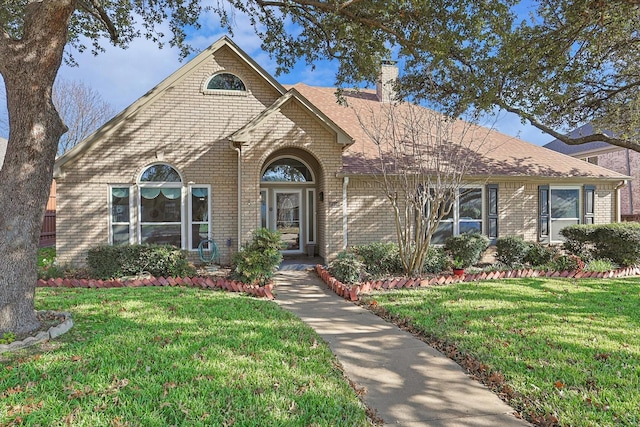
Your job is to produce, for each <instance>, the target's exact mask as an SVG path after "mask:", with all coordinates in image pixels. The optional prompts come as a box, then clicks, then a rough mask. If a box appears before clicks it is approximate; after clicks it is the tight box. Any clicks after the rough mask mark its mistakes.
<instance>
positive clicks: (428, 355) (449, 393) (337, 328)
mask: <svg viewBox="0 0 640 427" xmlns="http://www.w3.org/2000/svg"><path fill="white" fill-rule="evenodd" d="M275 284H276V287H275V289H274V294H275V296H276V302H277V303H278V304H279V305H280V306H281V307H283V308H284V309H286V310H289V311H291V312H293V313H294V314H296V315H297V316H298V317H300V319H302V320H303V321H304V322H305V323H307V324H308V325H310V326H311V327H312V328H313V329H315V330H316V332H318V334H320V336H321V337H322V338H323V339H324V340H325V341H326V342H327V343H328V344H329V346H330V347H331V350H332V351H333V353H334V354H335V355H336V357H337V358H338V360H339V361H340V363H341V364H342V366H343V368H344V372H345V374H346V375H347V376H348V377H349V378H350V379H351V380H352V381H353V382H354V383H355V385H356V386H357V387H358V388H363V389H364V401H365V403H366V404H367V405H368V406H369V407H370V408H372V409H373V410H374V411H376V415H377V416H378V417H380V418H382V420H384V425H400V426H411V427H414V426H447V427H454V426H455V427H458V426H492V427H493V426H519V427H522V426H527V425H529V424H528V423H526V422H525V421H523V420H520V419H517V418H515V417H514V416H513V415H511V413H512V412H513V409H512V408H511V407H509V406H508V405H507V404H506V403H504V402H502V401H501V400H500V399H499V398H498V397H497V396H496V395H494V394H493V393H492V392H490V391H489V390H488V389H487V388H485V387H484V386H483V385H482V384H480V383H479V382H477V381H474V380H472V379H471V378H469V377H468V376H467V374H465V373H464V371H462V369H461V368H460V367H459V366H458V365H457V364H456V363H455V362H453V361H452V360H451V359H449V358H447V357H445V356H444V355H442V354H441V353H440V352H438V351H436V350H434V349H433V348H431V347H429V346H428V345H426V344H425V343H423V342H422V341H420V340H418V339H417V338H415V337H414V336H413V335H411V334H409V333H407V332H405V331H403V330H401V329H399V328H398V327H396V326H395V325H393V324H391V323H388V322H386V321H384V320H383V319H381V318H379V317H378V316H376V315H374V314H372V313H371V312H369V311H367V310H366V309H364V308H361V307H359V306H357V305H355V304H353V303H350V302H347V301H345V300H344V299H342V298H340V297H338V296H337V295H335V294H334V293H332V292H331V291H330V290H329V289H328V288H327V286H326V285H325V284H324V283H323V282H322V281H321V280H320V278H319V277H318V276H317V275H316V274H315V272H313V271H310V270H309V269H306V270H305V269H304V267H302V266H299V267H297V268H294V267H289V268H282V269H281V270H280V271H279V272H278V273H277V274H276V276H275Z"/></svg>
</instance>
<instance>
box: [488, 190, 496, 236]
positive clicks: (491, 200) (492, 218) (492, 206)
mask: <svg viewBox="0 0 640 427" xmlns="http://www.w3.org/2000/svg"><path fill="white" fill-rule="evenodd" d="M487 236H488V237H489V239H490V240H491V243H495V241H496V239H497V238H498V184H488V185H487Z"/></svg>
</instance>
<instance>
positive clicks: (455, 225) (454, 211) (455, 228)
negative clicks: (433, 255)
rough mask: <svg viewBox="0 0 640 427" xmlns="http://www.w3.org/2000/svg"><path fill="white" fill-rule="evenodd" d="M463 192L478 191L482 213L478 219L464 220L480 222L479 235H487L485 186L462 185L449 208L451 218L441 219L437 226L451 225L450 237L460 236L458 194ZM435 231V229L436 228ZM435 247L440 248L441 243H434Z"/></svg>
mask: <svg viewBox="0 0 640 427" xmlns="http://www.w3.org/2000/svg"><path fill="white" fill-rule="evenodd" d="M464 190H480V191H481V193H480V199H481V201H482V211H481V215H480V219H479V220H478V219H473V220H466V222H474V223H475V222H480V224H481V231H480V234H482V235H485V236H486V235H487V231H488V230H487V218H488V216H487V200H486V199H487V194H488V193H487V186H486V185H476V184H469V185H462V186H460V187H459V188H458V189H457V194H456V197H455V199H454V203H453V207H452V208H451V218H442V219H441V220H440V222H439V224H438V227H440V225H441V224H452V225H451V228H452V230H451V235H452V236H460V222H461V220H460V192H462V191H464ZM436 231H437V228H436ZM434 245H435V246H442V243H434Z"/></svg>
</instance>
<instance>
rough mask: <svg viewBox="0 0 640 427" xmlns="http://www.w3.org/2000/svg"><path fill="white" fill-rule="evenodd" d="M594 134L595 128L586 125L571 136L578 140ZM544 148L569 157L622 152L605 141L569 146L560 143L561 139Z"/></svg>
mask: <svg viewBox="0 0 640 427" xmlns="http://www.w3.org/2000/svg"><path fill="white" fill-rule="evenodd" d="M592 133H593V126H591V124H589V123H587V124H586V125H583V126H580V127H579V128H577V129H575V130H574V131H572V132H571V133H570V134H569V136H570V137H572V138H577V137H581V136H586V135H591V134H592ZM544 147H545V148H548V149H549V150H553V151H557V152H558V153H562V154H566V155H568V156H578V155H580V154H588V153H593V152H599V151H610V150H622V148H620V147H616V146H613V145H611V144H609V143H606V142H604V141H594V142H588V143H586V144H579V145H569V144H566V143H564V142H562V141H560V140H559V139H554V140H553V141H551V142H549V143H548V144H545V145H544Z"/></svg>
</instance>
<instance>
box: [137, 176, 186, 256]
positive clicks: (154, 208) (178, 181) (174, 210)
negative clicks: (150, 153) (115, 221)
mask: <svg viewBox="0 0 640 427" xmlns="http://www.w3.org/2000/svg"><path fill="white" fill-rule="evenodd" d="M139 187H140V198H139V201H140V205H139V216H140V223H139V224H140V243H157V244H167V243H168V244H171V245H174V246H177V247H181V246H182V178H181V177H180V174H179V173H178V171H177V170H175V169H174V168H173V167H172V166H169V165H167V164H155V165H152V166H149V167H148V168H147V169H145V170H144V171H143V172H142V174H141V175H140V181H139Z"/></svg>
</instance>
